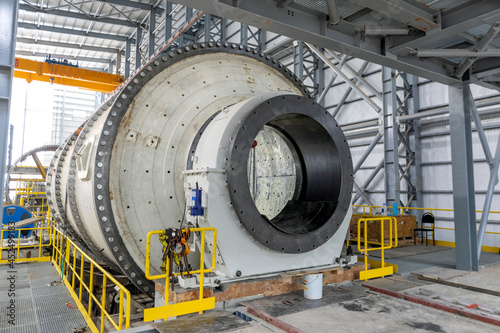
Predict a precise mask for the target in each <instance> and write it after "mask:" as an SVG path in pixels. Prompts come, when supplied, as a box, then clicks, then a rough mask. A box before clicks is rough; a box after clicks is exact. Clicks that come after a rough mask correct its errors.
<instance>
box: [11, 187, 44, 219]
mask: <svg viewBox="0 0 500 333" xmlns="http://www.w3.org/2000/svg"><path fill="white" fill-rule="evenodd" d="M15 198H16V202H17V200H19V205H20V206H23V207H26V208H27V209H28V210H29V211H30V212H31V213H32V214H33V216H36V217H45V216H46V215H47V214H48V211H49V205H48V202H47V195H46V188H45V180H41V179H23V180H18V181H17V183H16V189H15Z"/></svg>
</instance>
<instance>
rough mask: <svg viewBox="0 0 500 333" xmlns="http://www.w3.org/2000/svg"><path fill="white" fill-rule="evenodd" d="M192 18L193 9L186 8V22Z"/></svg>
mask: <svg viewBox="0 0 500 333" xmlns="http://www.w3.org/2000/svg"><path fill="white" fill-rule="evenodd" d="M191 17H193V8H191V7H187V6H186V22H189V21H191Z"/></svg>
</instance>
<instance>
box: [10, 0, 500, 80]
mask: <svg viewBox="0 0 500 333" xmlns="http://www.w3.org/2000/svg"><path fill="white" fill-rule="evenodd" d="M176 2H177V3H179V4H182V5H186V6H189V7H192V8H197V9H199V10H203V11H206V12H208V13H211V14H214V15H218V16H221V17H225V18H228V19H231V20H237V21H241V22H243V23H246V24H248V25H253V26H256V27H258V28H261V29H264V30H268V31H272V32H275V33H279V34H282V35H285V36H289V37H291V38H293V39H297V40H303V41H306V42H311V43H314V44H316V45H318V46H319V47H326V48H329V49H333V50H335V51H337V52H341V53H343V54H348V55H350V56H354V57H358V58H362V59H365V60H369V61H372V62H374V63H379V64H382V65H385V66H388V67H392V68H395V69H398V70H402V71H407V72H408V73H412V74H415V75H419V76H422V77H425V78H428V79H432V80H435V81H438V82H442V83H445V84H453V83H458V82H459V81H460V80H459V78H461V77H462V76H463V75H465V78H467V76H468V75H469V74H470V79H471V81H472V82H475V83H478V84H481V85H483V86H486V87H489V88H495V89H497V88H498V87H499V85H498V82H499V81H500V76H499V75H498V73H499V72H500V69H499V68H500V60H499V56H500V41H499V39H498V38H496V37H497V33H498V31H499V30H500V6H499V5H498V1H494V0H456V1H453V0H420V1H412V0H400V1H391V0H336V1H335V0H252V1H245V0H177V1H176ZM165 8H167V1H165V0H135V1H134V0H95V1H93V0H87V1H85V0H84V1H82V0H20V13H19V25H18V32H17V46H16V55H17V56H21V57H29V58H37V59H38V60H40V58H45V57H46V56H47V55H49V54H50V55H51V56H52V57H56V58H65V59H68V60H69V61H78V62H79V64H80V66H82V67H88V68H97V69H108V70H109V69H110V67H112V66H113V65H112V64H113V63H116V60H117V54H118V52H121V53H122V54H124V50H125V47H126V41H127V40H129V41H130V42H131V43H135V36H136V34H137V31H138V30H137V29H140V30H139V31H141V32H147V31H148V30H149V27H150V25H151V21H150V19H149V18H150V16H151V15H153V16H155V20H154V21H153V22H157V23H156V25H154V26H153V27H152V28H153V31H154V34H155V39H156V42H157V43H158V44H161V43H162V42H163V41H162V42H160V40H161V39H159V38H158V37H159V36H158V35H159V34H161V31H162V29H161V25H163V24H164V17H166V16H165V14H164V11H165ZM173 11H175V7H174V8H173ZM162 18H163V19H162ZM147 39H148V36H147V34H145V36H144V37H143V38H142V39H140V40H141V42H140V44H141V47H142V48H143V49H144V50H146V49H147V47H146V46H145V45H146V44H147V42H148V40H147ZM159 46H161V45H159ZM145 53H146V52H143V53H142V57H143V58H147V56H146V54H145ZM131 57H135V55H134V54H133V53H132V54H131ZM118 58H119V56H118ZM144 60H145V59H144ZM120 62H121V60H120ZM110 64H111V66H110ZM119 67H120V64H119Z"/></svg>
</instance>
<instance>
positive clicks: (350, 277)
mask: <svg viewBox="0 0 500 333" xmlns="http://www.w3.org/2000/svg"><path fill="white" fill-rule="evenodd" d="M363 269H364V267H363V266H362V265H360V264H356V265H354V266H353V267H351V268H350V269H344V268H338V267H337V268H328V269H319V270H309V271H297V272H289V273H283V274H280V275H277V276H274V277H270V278H265V279H253V280H248V281H242V282H232V283H227V284H223V285H221V287H218V288H211V287H206V288H205V289H204V290H203V297H204V298H208V297H215V302H224V301H229V300H234V299H241V298H245V297H251V296H257V295H262V296H273V295H280V294H286V293H289V292H292V291H296V290H303V289H304V285H303V275H306V274H317V273H323V284H329V283H340V282H343V281H354V280H358V279H359V272H360V271H361V270H363ZM156 291H158V292H160V293H161V295H162V297H165V285H163V284H160V283H158V282H157V283H156ZM198 296H199V291H198V289H184V288H180V287H178V286H176V288H175V290H174V291H173V292H172V291H170V292H169V302H173V303H180V302H187V301H193V300H196V299H198V298H199V297H198Z"/></svg>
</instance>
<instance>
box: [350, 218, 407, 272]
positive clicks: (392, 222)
mask: <svg viewBox="0 0 500 333" xmlns="http://www.w3.org/2000/svg"><path fill="white" fill-rule="evenodd" d="M372 221H373V222H380V243H377V242H370V241H368V225H369V222H372ZM385 221H389V242H388V243H385V233H384V224H385V223H384V222H385ZM363 223H364V228H363V229H364V232H363V239H361V226H362V224H363ZM393 230H394V234H393ZM393 239H394V242H393ZM357 242H358V251H359V252H361V253H362V254H363V256H364V264H365V270H364V271H361V272H359V279H360V280H365V281H366V280H368V279H373V278H376V277H384V276H387V275H392V274H394V268H393V266H392V265H386V263H385V257H384V251H385V250H388V249H390V248H392V247H397V246H398V223H397V220H396V218H395V217H392V216H384V217H369V218H362V219H359V220H358V238H357ZM362 243H363V244H364V247H361V244H362ZM369 244H372V245H373V244H376V245H378V244H379V245H380V246H375V247H369ZM378 250H380V253H381V254H380V258H381V267H380V268H375V269H368V252H369V251H378Z"/></svg>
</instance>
